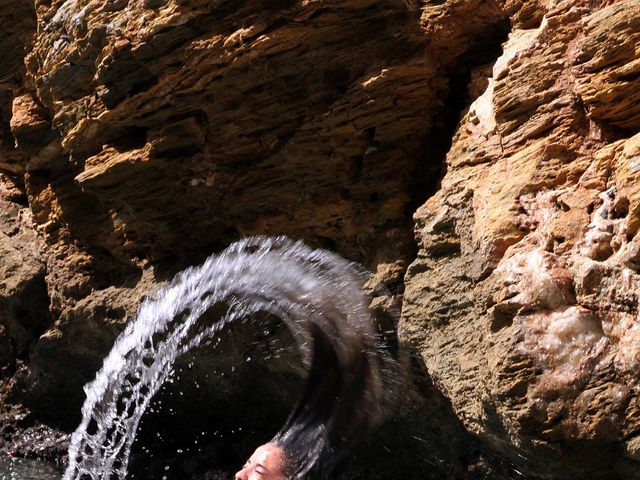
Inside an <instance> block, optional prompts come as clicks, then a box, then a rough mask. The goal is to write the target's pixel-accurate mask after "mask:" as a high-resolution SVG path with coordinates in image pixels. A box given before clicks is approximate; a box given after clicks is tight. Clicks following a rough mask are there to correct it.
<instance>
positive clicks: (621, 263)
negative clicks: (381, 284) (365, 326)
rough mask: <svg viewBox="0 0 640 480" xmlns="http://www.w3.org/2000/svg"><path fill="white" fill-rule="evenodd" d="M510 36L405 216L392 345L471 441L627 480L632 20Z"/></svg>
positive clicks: (560, 10) (634, 77)
mask: <svg viewBox="0 0 640 480" xmlns="http://www.w3.org/2000/svg"><path fill="white" fill-rule="evenodd" d="M543 13H544V16H543V17H542V18H541V19H540V22H539V25H538V26H537V27H536V26H533V25H527V27H529V28H515V29H514V30H513V31H512V32H511V33H510V35H509V39H508V41H507V42H506V43H505V45H504V50H503V53H502V56H501V57H500V58H499V59H498V60H497V61H496V63H495V64H494V65H493V68H492V71H491V74H490V77H489V79H488V86H487V88H486V90H485V91H484V93H483V94H482V95H480V96H479V97H478V98H477V99H476V100H475V101H474V102H473V103H472V104H471V105H470V107H469V109H468V112H467V113H466V114H465V116H464V117H463V119H462V120H461V122H460V125H459V128H458V131H457V133H456V135H455V137H454V141H453V145H452V148H451V150H450V152H449V153H448V155H447V174H446V176H445V177H444V179H443V181H442V188H441V189H440V190H439V191H438V193H437V194H436V195H435V196H433V197H432V198H430V199H429V200H428V202H427V203H425V205H423V206H422V207H421V208H420V209H419V210H418V212H417V213H416V215H415V220H416V234H417V239H418V241H419V244H420V251H419V253H418V258H417V260H416V261H414V262H413V263H412V265H411V266H410V267H409V270H408V273H407V276H406V286H407V288H406V294H405V303H404V310H403V315H404V318H403V321H402V325H401V337H402V338H403V339H405V340H407V341H408V342H410V343H411V344H413V345H415V346H416V348H418V349H419V350H420V352H421V354H422V356H423V358H424V360H425V363H426V365H427V368H428V370H429V372H430V374H431V376H432V378H433V379H434V381H435V382H436V384H437V385H438V387H439V388H440V389H441V390H442V391H443V392H444V393H445V395H446V396H447V397H448V398H450V399H451V402H452V405H453V408H454V410H455V411H456V413H457V414H458V415H459V416H460V418H461V419H463V421H464V423H465V425H466V426H467V428H469V429H470V430H472V431H474V432H476V433H478V434H479V435H481V436H482V437H484V438H486V439H488V440H490V441H492V442H494V443H496V444H498V445H505V444H506V445H510V448H507V449H505V451H506V452H508V451H509V450H510V449H511V452H512V454H513V456H514V457H515V456H516V455H523V456H524V457H528V460H527V461H526V462H525V468H526V466H527V464H528V465H529V466H530V465H531V464H534V463H535V464H538V465H540V464H542V463H544V464H545V465H546V467H547V468H548V469H549V471H550V472H554V473H556V474H558V471H562V470H563V468H568V469H571V468H573V469H575V470H574V471H580V472H582V473H581V475H590V476H589V478H596V477H599V476H602V477H603V478H614V477H615V475H619V476H620V477H621V478H637V477H638V476H639V475H640V473H639V470H638V466H637V465H638V464H637V463H636V462H637V461H638V460H640V456H638V452H639V451H640V450H638V445H639V443H640V442H639V440H638V438H639V437H638V432H639V431H640V423H639V421H640V404H639V403H638V393H639V390H638V389H639V386H638V385H639V380H640V369H639V368H638V367H639V366H640V365H639V363H638V362H639V359H640V357H639V356H638V352H639V350H638V346H639V345H640V343H639V340H640V337H639V336H638V325H639V323H638V322H639V321H640V318H639V317H638V314H639V311H638V295H639V294H640V276H639V275H638V274H639V273H640V271H639V270H638V264H637V262H638V239H637V238H636V237H637V235H636V234H637V231H638V227H639V224H638V222H639V220H640V217H639V216H638V213H639V212H638V208H640V204H639V200H640V198H639V196H638V195H639V193H640V182H638V178H637V175H638V171H640V168H638V166H637V165H636V163H638V159H639V158H640V156H639V154H640V149H639V146H640V143H639V142H640V137H639V136H638V135H637V132H638V131H639V129H640V117H639V116H638V108H639V107H638V102H637V100H636V97H637V95H638V91H639V87H640V81H639V76H638V74H637V73H634V72H637V70H638V65H640V63H639V62H640V57H639V51H638V49H637V44H638V41H639V40H640V36H639V30H638V25H639V22H640V5H639V4H638V2H635V1H623V2H602V3H601V4H597V5H595V6H594V4H593V2H578V1H576V2H549V4H548V5H547V6H546V8H545V10H544V11H543Z"/></svg>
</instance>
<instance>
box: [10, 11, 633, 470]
mask: <svg viewBox="0 0 640 480" xmlns="http://www.w3.org/2000/svg"><path fill="white" fill-rule="evenodd" d="M0 7H2V8H0V25H1V26H2V28H0V59H1V60H0V202H2V203H1V204H0V211H1V212H2V216H1V217H0V260H1V265H0V271H1V273H2V274H3V279H0V281H2V283H0V303H1V304H2V305H3V306H5V305H6V308H3V309H2V312H3V313H0V375H3V379H4V380H3V381H4V383H3V386H4V387H6V388H4V390H3V389H2V388H0V396H1V395H2V392H3V391H6V390H7V388H8V386H10V387H11V388H10V390H11V392H10V393H11V398H12V399H13V400H12V401H14V402H21V403H23V404H24V405H25V406H27V407H28V408H29V409H30V410H31V411H32V413H33V414H34V415H35V416H37V417H38V418H39V419H41V420H47V421H50V422H54V423H56V424H58V425H65V426H67V427H72V426H73V424H74V423H75V422H76V421H77V415H78V410H77V407H78V406H79V404H80V402H81V401H82V398H83V392H82V390H81V388H80V387H81V386H82V384H83V383H84V382H86V381H87V380H89V379H91V378H92V376H93V373H94V372H95V370H96V369H97V368H98V367H99V365H100V362H101V359H102V357H103V355H104V354H105V353H106V352H107V351H108V350H109V348H110V345H111V343H112V342H113V339H114V338H115V336H116V335H117V334H118V332H119V331H120V330H121V328H122V326H123V325H124V323H125V321H126V319H127V318H128V317H129V316H131V315H132V314H133V313H134V312H135V309H136V306H137V304H138V302H139V300H140V298H141V297H142V296H143V295H144V294H146V293H148V292H150V291H152V290H154V289H155V288H157V287H158V286H159V285H160V284H162V282H164V281H165V280H166V279H167V278H168V277H169V276H170V275H172V274H173V273H175V272H176V271H177V270H179V269H181V268H183V267H184V266H186V265H189V264H193V263H196V262H198V261H200V260H202V259H203V258H204V257H206V256H207V255H208V254H210V253H211V252H212V251H215V250H217V249H219V248H222V247H223V246H225V245H227V244H228V243H229V242H231V241H233V240H235V239H237V238H239V237H242V236H246V235H251V234H271V235H273V234H287V235H290V236H292V237H295V238H302V239H304V240H305V241H307V242H308V243H309V244H311V245H313V246H322V247H327V248H331V249H335V250H337V251H338V252H340V253H341V254H343V255H345V256H347V257H349V258H351V259H353V260H357V261H360V262H363V263H364V264H365V265H366V266H367V267H368V268H370V269H371V270H372V271H374V274H375V275H374V278H373V280H372V282H371V285H370V287H371V289H372V290H373V291H374V292H376V295H378V294H380V293H381V292H383V290H384V288H381V287H382V286H386V287H389V288H390V289H391V290H392V291H393V292H395V293H397V294H399V297H400V298H401V296H402V293H403V289H404V288H405V285H406V291H405V302H404V306H403V318H402V321H401V325H400V330H399V333H400V340H401V341H402V342H403V343H404V344H406V345H409V346H411V347H412V348H414V349H415V351H416V352H418V353H419V354H420V356H421V359H417V361H416V364H418V365H422V363H421V361H423V362H424V364H425V365H426V368H423V371H422V373H423V374H426V371H428V374H429V375H430V376H431V377H432V379H433V382H434V385H435V387H436V389H437V390H434V389H433V386H432V385H431V384H430V383H429V381H428V380H425V381H424V382H425V383H426V384H427V385H428V386H427V387H424V388H423V389H422V390H421V392H422V393H421V394H418V393H416V394H415V395H414V397H415V398H413V397H412V398H413V399H412V402H413V405H414V407H415V406H416V405H417V406H418V408H420V409H423V410H424V411H423V412H421V415H423V416H419V415H418V414H416V410H415V408H414V410H413V415H415V417H414V418H415V422H414V424H415V425H420V426H421V427H420V428H422V429H423V430H429V429H432V428H433V429H436V428H437V425H436V424H444V423H446V421H444V420H441V419H442V416H443V415H444V416H446V415H449V414H450V412H449V410H448V408H449V407H448V405H447V403H448V402H450V404H451V408H452V409H453V413H455V415H456V416H457V417H459V418H460V419H461V420H462V422H463V423H464V425H465V426H466V428H467V429H468V430H470V431H471V432H473V433H475V434H478V435H479V436H480V437H481V438H482V439H484V440H486V441H488V442H489V443H490V444H491V445H492V446H493V447H494V448H497V449H498V450H499V451H500V452H502V453H503V454H506V455H509V456H511V457H517V456H518V454H523V455H524V456H525V457H527V458H528V461H527V462H525V463H526V464H527V465H526V466H527V467H528V468H529V471H532V472H539V473H545V472H547V473H548V472H551V473H552V474H553V475H559V474H562V473H567V472H568V473H567V474H568V475H572V474H574V473H573V472H587V471H588V472H589V473H590V474H593V475H595V473H594V472H601V473H602V475H605V476H607V475H608V477H607V478H614V477H613V475H620V476H621V478H631V477H629V475H632V474H633V472H634V470H633V469H634V468H635V467H634V465H635V463H634V462H635V461H640V456H639V454H638V452H639V451H640V442H639V441H638V440H637V438H636V436H635V433H636V432H637V431H638V427H639V425H638V414H639V413H640V411H639V406H638V404H637V400H636V397H637V393H638V392H637V387H636V384H637V381H638V376H637V373H636V372H637V371H638V363H640V357H639V354H638V350H637V349H638V346H637V341H638V340H640V327H638V326H637V325H638V319H637V313H638V312H637V296H638V286H637V285H638V284H637V274H638V269H639V268H640V266H639V265H640V253H639V252H640V247H638V241H637V240H636V239H635V236H636V232H637V230H638V228H639V227H640V217H639V211H638V209H639V206H638V202H639V201H640V197H639V195H640V192H639V191H638V187H637V185H638V182H637V181H636V178H635V176H636V175H637V172H638V171H640V161H639V160H638V158H640V151H639V150H640V146H639V145H640V140H639V139H638V137H636V136H634V135H636V133H637V132H638V126H639V125H640V110H639V109H640V107H639V105H640V104H639V103H638V101H637V97H638V91H640V90H639V89H638V80H637V78H638V75H637V73H636V72H637V70H638V68H640V67H638V65H640V63H639V62H640V60H638V49H637V47H636V45H637V44H638V40H639V38H638V37H639V36H640V35H639V34H638V32H639V31H640V29H639V28H638V26H639V25H638V24H639V23H640V12H639V7H638V4H637V2H635V1H630V0H626V1H618V2H611V1H604V0H603V1H601V2H593V1H586V0H584V1H582V0H575V1H564V2H561V1H557V2H556V1H551V2H539V1H536V0H507V1H499V0H493V1H488V2H487V1H482V0H471V1H468V0H447V1H444V2H415V1H403V0H383V1H377V2H373V1H368V0H344V1H336V2H326V1H308V0H304V1H302V0H298V1H296V0H284V1H278V2H271V1H264V2H239V1H238V2H236V1H225V2H222V1H209V2H203V1H195V0H112V1H97V0H96V1H80V0H67V1H64V0H60V1H54V2H49V1H38V2H29V1H27V0H0ZM507 34H508V36H507ZM505 41H506V42H505ZM503 42H505V43H504V45H503V46H502V52H501V51H500V50H501V44H502V43H503ZM498 57H499V58H498ZM461 110H464V116H463V117H462V119H461V120H460V122H459V124H458V125H457V129H456V132H455V136H454V138H453V143H452V146H451V150H450V151H449V153H448V155H447V157H446V175H445V176H444V178H443V179H442V182H441V184H439V183H438V182H439V181H440V175H441V171H442V170H443V166H442V158H443V156H444V153H445V151H446V150H447V149H448V148H449V144H450V141H451V135H452V132H453V130H454V127H456V124H457V121H458V114H459V113H460V111H461ZM436 190H437V192H436ZM434 192H436V193H435V195H433V194H434ZM432 195H433V196H432ZM427 199H428V200H427ZM425 200H426V201H427V203H425V204H424V205H423V206H422V207H420V208H419V209H418V212H417V213H416V215H415V225H416V233H417V239H418V252H417V258H416V247H415V245H414V244H413V242H412V235H413V234H412V229H413V222H412V220H411V215H412V213H413V212H414V210H415V208H416V207H417V206H419V205H420V204H422V203H423V202H424V201H425ZM411 261H413V263H412V264H411V266H410V268H409V269H408V271H407V273H406V276H405V271H406V270H407V266H408V265H409V263H410V262H411ZM374 302H375V303H374V305H373V308H374V309H375V310H376V312H378V313H380V316H381V318H383V319H382V320H381V323H382V328H384V329H389V328H391V329H393V328H394V325H393V323H392V321H391V320H390V318H389V317H388V316H387V317H386V318H384V317H385V315H384V313H385V311H387V310H388V309H389V308H390V305H391V302H390V301H389V299H388V298H387V297H385V296H384V295H380V296H378V297H377V298H376V299H375V301H374ZM236 347H237V345H236ZM230 348H231V349H233V348H234V347H233V346H231V347H230ZM418 390H420V389H418ZM425 399H426V400H425ZM434 405H438V409H439V410H438V412H439V413H437V414H434V413H432V412H430V411H429V410H428V409H429V408H433V407H434ZM68 406H69V408H68ZM61 407H64V408H61ZM70 411H71V412H75V413H70ZM0 414H2V411H0ZM429 417H433V418H434V419H436V420H427V419H428V418H429ZM454 420H455V419H454ZM451 425H454V426H450V427H443V433H439V434H438V435H440V437H438V438H437V439H436V441H431V443H430V444H429V445H430V446H429V449H430V450H432V449H434V448H435V449H437V448H439V447H433V445H434V444H438V443H443V442H442V441H440V440H438V439H440V438H446V437H447V436H450V435H452V433H451V432H457V433H455V435H460V430H458V429H457V428H458V427H457V426H455V421H454V422H453V423H451ZM403 428H405V427H403ZM407 428H408V427H407ZM411 435H412V436H413V437H416V438H420V439H422V438H423V435H426V433H425V432H423V433H422V434H421V433H419V432H416V431H415V429H414V430H412V433H411ZM434 438H435V437H434ZM464 442H466V440H465V441H463V442H462V443H464ZM445 443H446V442H445ZM468 446H469V445H468V443H465V446H464V448H468ZM443 448H444V450H443V451H441V452H440V453H439V454H441V455H444V456H446V457H447V458H446V461H445V463H446V462H458V461H459V460H458V459H454V457H455V454H454V453H452V452H451V451H447V452H444V451H445V450H447V448H448V447H447V446H445V447H443ZM451 448H453V447H451ZM461 448H463V447H461ZM573 451H575V452H577V454H576V456H575V458H573V459H572V460H567V455H565V456H564V457H563V456H562V455H563V454H567V453H568V452H573ZM465 455H466V454H465ZM473 461H474V460H473V459H467V460H464V461H462V460H460V462H461V465H464V462H467V463H473ZM421 462H422V460H421ZM458 467H459V465H457V464H456V465H455V466H452V467H451V468H452V470H451V471H452V472H455V474H456V475H462V473H461V470H459V469H458ZM432 468H433V469H434V471H437V472H440V473H438V474H441V472H442V470H438V468H441V467H438V466H436V465H435V463H434V465H433V466H432ZM518 468H519V467H518ZM615 469H617V470H616V471H615V472H614V470H615ZM616 472H617V473H616ZM629 472H631V473H629ZM511 473H513V472H511ZM469 475H473V473H470V474H469ZM495 475H497V473H495ZM625 475H626V476H627V477H625Z"/></svg>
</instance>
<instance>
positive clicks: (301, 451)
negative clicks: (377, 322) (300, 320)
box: [272, 312, 400, 480]
mask: <svg viewBox="0 0 640 480" xmlns="http://www.w3.org/2000/svg"><path fill="white" fill-rule="evenodd" d="M324 313H325V315H322V318H320V319H312V320H311V321H308V322H305V327H306V334H307V338H308V342H309V344H310V352H309V357H310V359H309V360H308V363H309V370H308V376H307V380H306V384H305V387H304V391H303V394H302V397H301V398H300V400H299V402H298V404H297V406H296V407H295V408H294V409H293V411H292V412H291V414H290V416H289V418H288V419H287V421H286V422H285V424H284V426H283V427H282V429H281V430H280V431H279V432H278V433H277V434H276V435H275V437H274V438H273V440H272V442H273V443H275V444H276V445H278V446H279V447H280V448H282V450H283V451H284V453H285V456H286V459H285V468H284V474H285V477H286V478H287V480H302V479H307V480H310V479H313V480H328V479H333V478H335V475H337V474H338V473H339V472H340V471H341V469H342V468H343V467H344V464H345V463H346V459H347V457H348V454H349V453H350V452H351V451H352V449H353V448H354V447H355V446H356V445H357V444H358V443H359V442H360V441H361V440H363V439H364V438H365V437H367V436H369V435H370V434H371V433H372V432H373V431H374V430H375V429H376V428H377V427H378V426H379V425H380V423H381V422H382V420H383V419H384V417H385V415H386V414H387V413H388V409H389V407H390V404H391V400H392V397H394V393H395V390H396V388H394V387H396V386H397V384H398V378H399V374H400V366H399V364H398V362H396V361H395V360H394V359H393V358H392V357H391V355H389V353H388V352H387V351H386V350H385V349H383V348H381V346H380V345H379V342H378V341H377V337H376V335H375V334H374V333H373V331H372V327H371V321H370V319H369V321H368V322H367V324H366V325H363V324H362V323H360V324H356V325H353V324H351V323H349V322H348V321H346V319H344V318H340V316H339V315H338V316H334V315H332V314H331V312H330V313H329V314H328V315H327V314H326V313H327V312H324ZM334 313H335V312H334Z"/></svg>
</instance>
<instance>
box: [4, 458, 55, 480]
mask: <svg viewBox="0 0 640 480" xmlns="http://www.w3.org/2000/svg"><path fill="white" fill-rule="evenodd" d="M60 478H62V473H61V472H59V471H58V470H57V469H56V467H55V466H54V465H52V464H50V463H47V462H45V461H43V460H35V459H31V458H13V457H9V456H4V455H0V480H59V479H60Z"/></svg>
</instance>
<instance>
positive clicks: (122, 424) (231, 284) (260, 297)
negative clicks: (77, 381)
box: [64, 237, 393, 480]
mask: <svg viewBox="0 0 640 480" xmlns="http://www.w3.org/2000/svg"><path fill="white" fill-rule="evenodd" d="M366 277H367V273H366V272H365V271H364V270H363V269H362V267H360V266H358V265H356V264H354V263H351V262H348V261H346V260H344V259H342V258H341V257H339V256H338V255H336V254H333V253H331V252H328V251H324V250H311V249H309V248H308V247H306V246H305V245H304V244H303V243H301V242H292V241H290V240H288V239H286V238H284V237H277V238H267V237H253V238H248V239H245V240H242V241H240V242H237V243H235V244H233V245H231V246H230V247H229V248H227V249H226V250H225V251H224V252H222V253H220V254H218V255H214V256H212V257H210V258H209V259H207V261H206V262H205V263H204V264H203V265H202V266H200V267H196V268H189V269H187V270H185V271H183V272H181V273H180V274H178V275H177V276H176V277H175V278H174V279H173V280H172V281H171V282H170V283H169V284H168V285H166V286H165V287H164V288H162V289H160V290H159V291H158V292H157V293H156V294H155V295H154V296H153V298H149V299H147V300H145V301H144V302H143V303H142V304H141V306H140V308H139V310H138V313H137V316H136V317H135V319H134V320H133V321H132V322H130V323H129V325H128V326H127V327H126V329H125V330H124V331H123V333H122V334H121V335H120V337H119V338H118V339H117V340H116V342H115V344H114V346H113V349H112V350H111V352H110V353H109V355H108V356H107V357H106V358H105V360H104V364H103V367H102V369H101V370H100V371H99V372H98V374H97V376H96V379H95V380H94V381H93V382H91V383H89V384H88V385H87V386H86V387H85V392H86V395H87V399H86V401H85V403H84V405H83V407H82V422H81V423H80V426H79V427H78V428H77V430H76V431H75V432H74V433H73V435H72V437H71V445H70V447H69V464H68V467H67V470H66V472H65V474H64V480H86V479H92V480H107V479H113V478H117V479H120V480H122V479H124V478H125V476H126V474H127V467H128V461H129V454H130V450H131V446H132V444H133V441H134V439H135V435H136V431H137V428H138V424H139V422H140V419H141V418H142V415H143V414H144V412H145V409H146V408H147V406H148V405H149V403H150V401H151V399H152V397H153V396H154V394H156V392H157V391H158V390H159V388H160V387H161V386H162V384H163V383H164V382H165V381H166V380H167V379H168V378H169V376H170V374H171V371H172V366H173V364H174V362H175V361H176V359H177V358H178V357H180V356H181V355H183V354H185V353H187V352H189V351H190V350H192V349H194V348H196V347H198V346H199V345H201V344H202V343H203V342H204V341H206V340H210V339H211V338H213V337H215V336H216V334H217V333H218V332H220V331H221V330H222V329H223V328H224V326H225V325H227V324H229V323H230V322H233V321H235V320H238V319H241V318H245V317H247V316H251V315H252V314H256V313H258V312H266V313H270V314H273V315H276V316H278V317H279V318H281V319H282V320H284V322H285V323H286V325H287V326H288V328H289V329H290V331H291V333H292V335H293V338H294V339H295V340H296V343H297V344H298V346H299V348H300V350H301V354H302V358H303V360H304V361H305V362H306V364H307V365H310V366H309V368H310V370H311V373H310V376H311V375H313V371H314V367H313V365H312V364H314V363H315V358H316V357H317V345H315V344H318V343H319V339H320V338H322V341H323V342H329V343H330V344H331V350H332V355H334V359H337V361H336V362H335V365H336V366H337V368H344V367H345V366H346V367H349V366H350V365H352V364H353V359H355V358H356V357H357V358H358V359H361V358H365V359H366V361H365V362H364V364H363V362H361V361H360V363H359V367H358V368H360V369H362V368H367V369H368V372H367V376H368V380H367V385H366V388H367V391H366V392H364V393H363V394H362V395H361V399H366V408H367V409H368V411H367V412H366V415H367V417H368V421H367V422H366V423H367V425H369V426H371V425H374V424H376V423H377V421H378V420H379V419H380V417H381V412H382V411H381V409H380V408H379V405H381V404H382V403H383V398H382V397H383V396H385V394H387V393H389V392H388V389H387V388H386V387H385V379H390V378H391V377H392V376H393V373H391V372H390V371H389V370H388V366H389V365H391V363H392V362H391V361H390V358H389V357H387V356H386V354H383V353H382V351H381V350H380V349H379V348H378V347H377V344H376V336H375V335H374V333H373V331H372V326H371V324H372V322H371V317H370V313H369V311H368V308H367V306H368V304H369V301H368V297H367V296H366V295H365V294H364V293H363V290H362V286H363V283H364V281H365V279H366ZM221 303H223V304H224V305H225V306H226V311H225V313H224V315H223V316H222V317H221V318H219V319H218V320H216V321H214V322H211V320H210V319H209V320H204V319H206V318H207V316H206V315H204V314H205V313H206V312H207V311H208V310H209V309H211V308H212V307H214V306H215V305H219V304H221ZM318 332H320V333H321V335H319V333H318ZM323 348H324V347H323ZM362 365H365V367H363V366H362ZM317 367H318V365H316V369H317ZM346 370H349V368H346ZM344 378H345V380H346V382H345V385H349V375H348V372H347V375H346V376H345V377H344ZM352 393H353V392H351V393H350V394H349V395H351V394H352ZM305 396H306V397H308V396H309V395H308V392H307V393H305ZM303 402H304V399H303ZM309 405H310V406H311V408H315V407H316V406H317V405H315V404H313V402H311V403H309ZM302 407H303V409H304V405H302ZM300 409H301V405H299V406H298V410H300ZM363 425H364V424H363ZM363 425H358V426H359V427H361V426H363ZM316 447H317V446H316ZM316 450H318V448H316ZM320 450H321V449H320ZM316 454H319V451H318V452H316Z"/></svg>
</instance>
